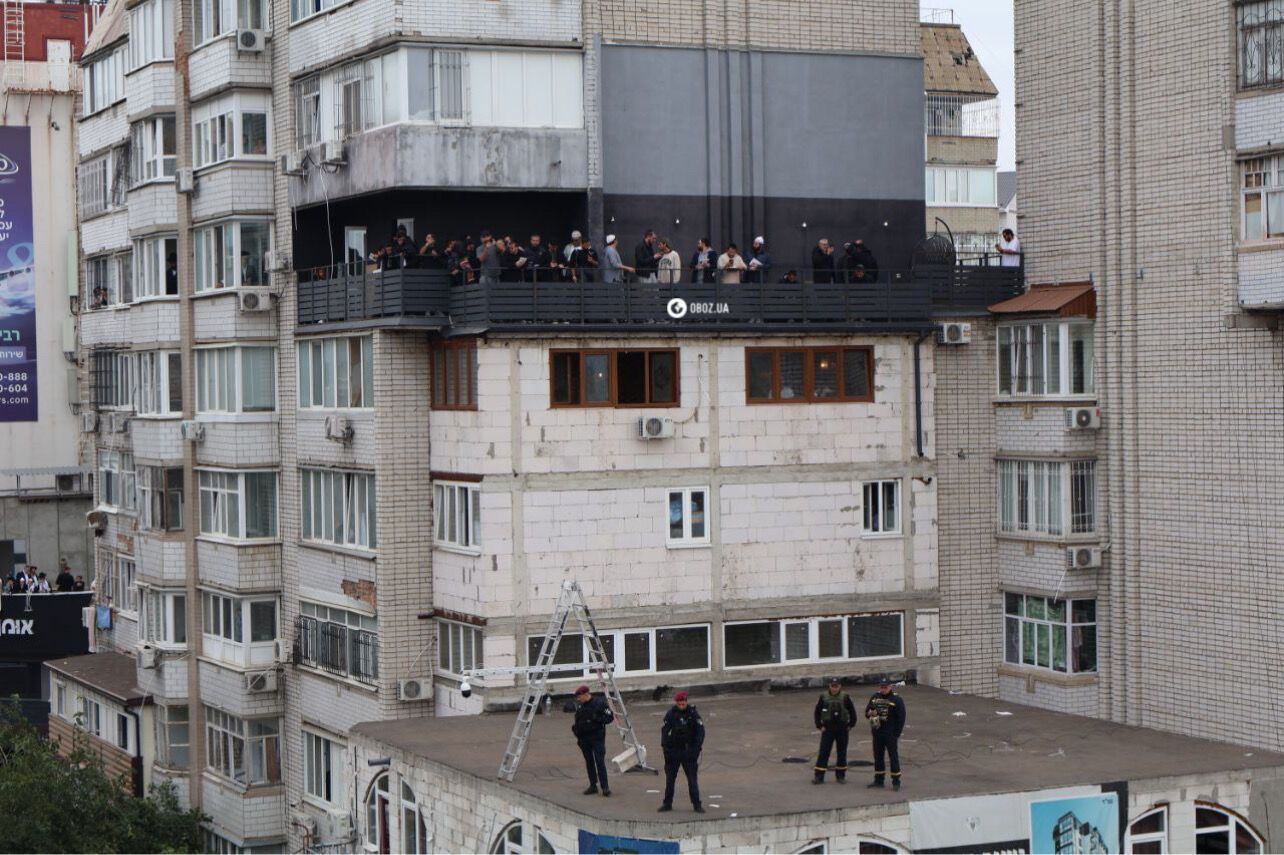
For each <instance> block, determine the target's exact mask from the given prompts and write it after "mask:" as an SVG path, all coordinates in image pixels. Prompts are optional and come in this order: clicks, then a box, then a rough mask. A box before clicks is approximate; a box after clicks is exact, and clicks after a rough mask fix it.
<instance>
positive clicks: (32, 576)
mask: <svg viewBox="0 0 1284 855" xmlns="http://www.w3.org/2000/svg"><path fill="white" fill-rule="evenodd" d="M83 590H85V577H84V576H73V575H72V573H71V568H70V567H69V566H67V559H65V558H64V559H62V561H61V562H60V563H59V566H58V576H57V578H55V579H54V581H53V584H52V585H51V584H50V583H49V577H48V576H47V575H46V574H45V572H44V571H43V570H41V569H40V568H39V567H37V566H36V565H34V564H27V565H24V566H21V567H15V568H14V570H13V573H12V574H11V575H10V576H9V577H8V578H7V579H5V580H4V593H6V594H55V593H56V594H69V593H73V592H76V591H83Z"/></svg>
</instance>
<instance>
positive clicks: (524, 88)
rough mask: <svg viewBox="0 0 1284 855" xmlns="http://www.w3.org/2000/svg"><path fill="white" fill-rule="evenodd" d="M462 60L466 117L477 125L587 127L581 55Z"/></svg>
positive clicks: (486, 54)
mask: <svg viewBox="0 0 1284 855" xmlns="http://www.w3.org/2000/svg"><path fill="white" fill-rule="evenodd" d="M464 60H465V66H464V70H465V72H466V86H467V89H466V92H467V95H468V101H467V106H468V115H467V118H468V120H469V121H470V122H471V123H472V124H473V125H479V126H487V125H489V126H497V127H527V128H541V127H543V128H579V127H583V124H584V115H583V113H584V110H583V91H584V84H583V80H582V77H583V70H582V67H581V63H582V59H581V57H580V56H579V55H578V54H577V53H575V52H571V51H534V50H531V51H510V50H470V51H468V52H467V56H466V57H464ZM412 79H413V78H412ZM511 93H519V94H518V95H517V97H513V96H512V94H511Z"/></svg>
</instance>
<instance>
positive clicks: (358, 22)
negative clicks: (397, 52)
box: [288, 0, 440, 76]
mask: <svg viewBox="0 0 1284 855" xmlns="http://www.w3.org/2000/svg"><path fill="white" fill-rule="evenodd" d="M403 14H404V13H403V12H402V11H401V7H399V5H398V4H397V3H395V2H393V0H358V2H355V3H351V4H349V5H346V6H340V7H338V8H336V9H334V10H332V11H330V12H326V13H324V14H321V15H314V16H312V17H311V18H308V19H307V20H305V21H302V22H300V23H298V24H295V25H294V26H292V27H291V28H290V50H289V57H288V62H289V73H290V76H294V75H296V74H299V73H300V72H302V71H304V70H307V69H311V68H317V67H320V66H325V65H329V64H330V63H333V62H334V61H335V60H337V59H340V58H341V57H346V56H353V55H356V54H358V53H361V52H364V50H365V49H366V48H367V47H368V46H370V45H373V44H376V43H378V42H381V41H384V40H387V39H390V38H391V37H392V36H393V35H394V34H395V33H396V31H397V30H398V29H400V26H401V25H402V21H401V17H402V15H403ZM438 20H440V19H438Z"/></svg>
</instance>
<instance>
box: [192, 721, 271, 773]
mask: <svg viewBox="0 0 1284 855" xmlns="http://www.w3.org/2000/svg"><path fill="white" fill-rule="evenodd" d="M205 734H206V743H207V746H208V750H207V752H206V754H207V756H206V758H205V760H206V763H205V765H206V768H208V769H210V770H211V771H213V772H214V773H216V774H218V775H222V776H223V777H225V778H230V779H231V780H233V781H236V782H238V783H241V784H275V783H277V782H279V781H280V780H281V742H280V735H279V734H280V727H279V722H278V721H277V719H274V718H251V719H242V718H238V717H237V716H234V715H228V714H227V713H225V712H223V711H222V710H220V709H215V708H214V707H211V706H206V707H205Z"/></svg>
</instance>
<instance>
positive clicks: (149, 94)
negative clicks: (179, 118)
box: [125, 61, 174, 121]
mask: <svg viewBox="0 0 1284 855" xmlns="http://www.w3.org/2000/svg"><path fill="white" fill-rule="evenodd" d="M125 109H126V112H127V113H128V116H129V119H130V120H131V121H133V120H136V119H141V118H144V117H146V116H150V115H153V114H156V113H173V112H174V63H173V62H170V61H166V62H153V63H149V64H148V65H144V66H143V67H142V68H140V69H138V70H137V71H131V72H129V73H128V74H126V75H125Z"/></svg>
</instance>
